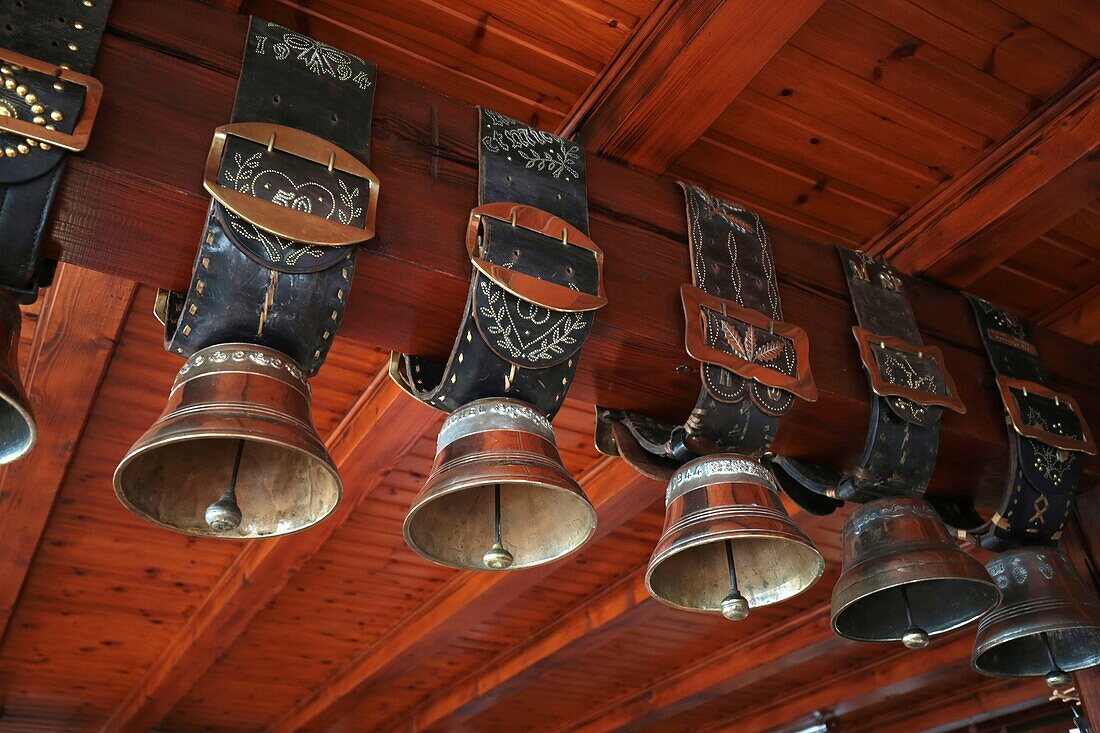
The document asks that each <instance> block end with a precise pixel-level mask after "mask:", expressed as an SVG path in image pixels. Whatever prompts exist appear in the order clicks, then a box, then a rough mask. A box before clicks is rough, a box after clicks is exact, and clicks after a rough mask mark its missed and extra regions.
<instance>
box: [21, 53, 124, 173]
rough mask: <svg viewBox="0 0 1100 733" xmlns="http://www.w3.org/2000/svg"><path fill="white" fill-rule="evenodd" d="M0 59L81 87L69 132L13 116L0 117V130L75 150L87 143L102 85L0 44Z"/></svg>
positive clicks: (101, 95)
mask: <svg viewBox="0 0 1100 733" xmlns="http://www.w3.org/2000/svg"><path fill="white" fill-rule="evenodd" d="M0 59H3V61H5V62H6V63H8V64H10V65H12V66H15V67H19V68H23V69H30V70H31V71H37V72H39V73H42V74H49V75H50V76H53V77H56V78H57V80H58V81H65V82H69V83H70V84H76V85H77V86H81V87H84V90H85V92H84V107H83V108H82V109H81V110H80V120H79V121H77V123H76V127H74V128H73V131H72V132H61V131H60V130H47V129H46V127H45V126H44V125H36V124H34V123H33V122H27V121H26V120H17V119H15V118H14V117H0V130H3V131H4V132H10V133H12V134H14V135H21V136H22V137H25V138H28V139H30V140H35V141H37V142H40V143H46V144H47V145H56V146H57V147H59V148H64V149H65V150H70V151H72V152H74V153H79V152H80V151H81V150H83V149H84V148H86V147H88V140H89V138H91V136H92V126H93V125H95V117H96V113H97V112H99V102H100V100H101V99H103V85H102V84H100V83H99V80H98V79H96V78H95V77H92V76H87V75H86V74H80V73H78V72H75V71H73V70H72V69H66V68H65V67H63V66H55V65H53V64H48V63H46V62H45V61H41V60H39V59H36V58H34V57H32V56H24V55H23V54H21V53H17V52H15V51H12V50H11V49H9V48H0Z"/></svg>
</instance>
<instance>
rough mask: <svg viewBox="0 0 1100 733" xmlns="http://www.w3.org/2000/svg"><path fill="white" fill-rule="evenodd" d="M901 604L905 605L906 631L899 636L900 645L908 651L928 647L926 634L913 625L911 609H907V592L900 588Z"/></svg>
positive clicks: (903, 587)
mask: <svg viewBox="0 0 1100 733" xmlns="http://www.w3.org/2000/svg"><path fill="white" fill-rule="evenodd" d="M901 602H902V603H903V604H904V605H905V623H906V629H905V631H904V632H903V633H902V635H901V643H902V644H904V645H905V646H906V647H907V648H909V649H923V648H924V647H926V646H928V642H929V636H928V632H927V631H925V630H924V629H922V628H920V627H919V626H917V625H916V624H914V623H913V609H911V608H910V607H909V592H908V591H907V590H906V589H905V586H904V585H903V586H901Z"/></svg>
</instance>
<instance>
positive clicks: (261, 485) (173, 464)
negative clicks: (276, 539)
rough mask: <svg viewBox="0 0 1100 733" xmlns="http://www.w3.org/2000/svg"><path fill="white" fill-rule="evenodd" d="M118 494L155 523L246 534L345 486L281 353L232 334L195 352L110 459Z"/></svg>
mask: <svg viewBox="0 0 1100 733" xmlns="http://www.w3.org/2000/svg"><path fill="white" fill-rule="evenodd" d="M114 487H115V494H116V495H117V496H118V498H119V499H120V500H121V501H122V503H123V504H125V505H126V507H127V508H129V509H130V510H131V511H133V512H134V513H136V514H137V515H139V516H141V517H143V518H145V519H148V520H149V521H151V522H155V523H156V524H159V525H161V526H164V527H167V528H168V529H173V530H176V531H178V532H184V533H186V534H190V535H197V536H202V537H221V538H228V539H251V538H257V537H272V536H276V535H282V534H287V533H290V532H296V531H298V530H301V529H305V528H307V527H310V526H312V525H314V524H316V523H317V522H319V521H321V520H322V519H324V518H325V517H326V516H327V515H328V514H329V513H330V512H331V511H332V510H333V509H334V508H335V507H336V504H337V503H338V502H339V501H340V496H341V494H342V492H343V487H342V485H341V483H340V476H339V474H338V473H337V471H336V466H335V465H333V462H332V458H331V457H330V456H329V454H328V452H327V451H326V450H325V446H324V443H322V442H321V439H320V437H318V435H317V431H316V429H315V428H314V427H313V418H312V416H311V413H310V389H309V383H308V382H307V381H306V378H305V376H304V375H303V374H302V370H301V369H300V368H299V367H298V365H297V364H296V363H295V362H294V360H293V359H291V358H290V357H288V356H286V355H285V354H283V353H281V352H279V351H276V350H274V349H270V348H267V347H263V346H256V345H253V344H244V343H233V344H220V345H217V346H210V347H208V348H205V349H202V350H200V351H197V352H195V353H194V354H193V355H192V356H191V358H190V359H188V360H187V362H186V363H185V364H184V365H183V368H182V369H180V371H179V374H178V375H176V380H175V383H174V384H173V385H172V391H171V393H169V396H168V404H167V406H166V407H165V408H164V412H163V413H162V414H161V416H160V417H159V418H158V419H157V421H156V422H155V423H153V426H152V427H150V428H149V430H147V431H146V432H145V434H144V435H142V436H141V437H140V438H139V439H138V441H137V442H136V443H135V444H134V445H133V447H131V448H130V450H129V452H128V453H127V454H126V457H125V458H123V459H122V462H121V463H120V464H119V465H118V468H117V469H115V475H114Z"/></svg>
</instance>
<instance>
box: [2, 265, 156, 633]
mask: <svg viewBox="0 0 1100 733" xmlns="http://www.w3.org/2000/svg"><path fill="white" fill-rule="evenodd" d="M136 289H137V288H136V286H135V284H134V283H133V282H129V281H126V280H121V279H119V278H116V277H111V276H110V275H104V274H103V273H99V272H93V271H91V270H84V269H81V268H78V267H74V266H72V265H62V266H60V267H59V268H58V270H57V274H56V275H55V277H54V283H53V286H52V287H50V288H49V289H48V290H46V291H45V292H44V293H43V296H42V297H43V304H42V310H41V312H40V314H39V317H38V325H37V326H36V327H35V331H34V338H33V340H32V341H31V348H30V353H29V354H28V357H27V370H26V374H25V375H24V377H23V383H24V385H25V387H26V391H27V395H28V399H29V400H30V402H31V405H32V409H33V410H34V415H35V420H36V421H37V423H38V444H37V446H35V449H34V451H33V452H32V453H31V454H30V455H28V456H26V457H25V458H23V459H22V460H21V461H19V462H17V463H12V464H9V465H8V466H6V467H5V468H4V469H2V474H0V639H2V638H3V635H4V632H5V631H6V629H7V626H8V621H9V620H10V619H11V615H12V612H13V611H14V609H15V605H16V602H17V601H18V599H19V594H20V592H21V591H22V588H23V582H24V581H25V580H26V577H27V573H28V571H29V570H30V566H31V563H32V562H33V560H34V556H35V553H36V551H37V549H38V542H39V540H40V539H41V537H42V533H43V531H44V530H45V529H46V523H47V521H48V520H49V516H50V511H51V510H52V508H53V504H54V500H55V499H56V498H57V494H58V491H60V489H61V484H62V483H63V481H64V479H65V475H66V473H67V472H68V470H69V464H70V463H71V462H72V459H73V456H74V455H75V453H76V449H77V447H78V446H79V445H80V436H81V433H82V432H83V430H84V425H85V424H86V423H87V421H88V415H89V414H90V413H91V411H92V405H93V404H94V403H95V398H96V395H97V394H98V393H99V386H100V384H101V383H102V381H103V376H104V375H105V374H106V372H107V367H108V366H109V365H110V363H111V356H112V355H113V354H114V351H115V344H116V343H117V341H118V337H119V334H120V332H121V330H122V326H123V325H124V324H125V322H126V317H127V315H128V314H129V312H130V304H131V302H132V301H133V298H134V292H135V291H136ZM17 343H18V342H17Z"/></svg>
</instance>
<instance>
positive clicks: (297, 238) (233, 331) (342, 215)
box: [157, 18, 378, 375]
mask: <svg viewBox="0 0 1100 733" xmlns="http://www.w3.org/2000/svg"><path fill="white" fill-rule="evenodd" d="M374 83H375V67H374V64H371V63H369V62H367V61H364V60H363V59H361V58H358V57H357V56H353V55H351V54H349V53H345V52H344V51H341V50H339V49H337V48H333V47H332V46H328V45H325V44H323V43H319V42H318V41H315V40H313V39H312V38H308V37H306V36H303V35H301V34H299V33H295V32H293V31H290V30H288V29H286V28H283V27H281V26H279V25H276V24H274V23H269V22H267V21H265V20H261V19H259V18H253V19H252V23H251V25H250V27H249V34H248V44H247V46H246V48H245V53H244V64H243V66H242V68H241V77H240V81H239V83H238V86H237V98H236V102H235V104H234V106H233V117H232V120H233V122H232V124H229V125H225V126H223V127H220V128H218V130H217V131H216V132H215V135H214V141H213V144H212V145H211V148H210V155H209V157H208V159H207V162H206V170H205V174H204V185H205V187H206V190H207V191H209V192H210V194H211V195H212V196H213V199H214V200H213V201H211V203H210V210H209V212H208V215H207V219H206V228H205V230H204V232H203V235H202V242H201V245H200V247H199V252H198V255H197V257H196V259H195V267H194V273H193V276H192V280H191V287H190V289H189V290H188V292H187V293H186V294H182V293H170V292H166V291H162V292H161V297H160V298H159V299H158V303H157V315H158V318H160V319H161V321H162V322H163V323H164V324H165V341H166V348H167V349H169V350H170V351H173V352H175V353H177V354H181V355H183V356H190V355H191V354H193V353H194V352H196V351H198V350H199V349H202V348H205V347H207V346H211V345H214V344H219V343H226V342H231V341H244V342H249V343H255V344H260V345H263V346H268V347H271V348H274V349H278V350H279V351H281V352H283V353H284V354H286V355H288V356H290V357H291V358H293V359H294V360H295V361H297V362H298V364H299V365H301V367H302V369H303V370H304V371H305V372H306V373H307V374H309V375H312V374H314V373H316V372H317V370H318V369H319V368H320V366H321V364H322V363H324V360H325V356H326V355H327V354H328V350H329V347H330V346H331V345H332V339H333V337H334V336H335V335H336V330H337V328H338V327H339V326H340V319H341V317H342V316H343V312H344V306H345V304H346V303H347V297H348V291H349V290H350V288H351V282H352V274H353V272H354V269H355V253H356V250H357V248H358V245H359V243H361V242H363V241H365V240H366V239H369V238H370V237H371V236H373V235H374V213H375V206H376V204H377V198H378V179H377V178H376V177H375V176H374V174H373V173H371V171H370V169H369V168H367V165H366V164H367V162H368V160H369V157H370V125H371V114H372V110H373V106H374Z"/></svg>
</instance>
